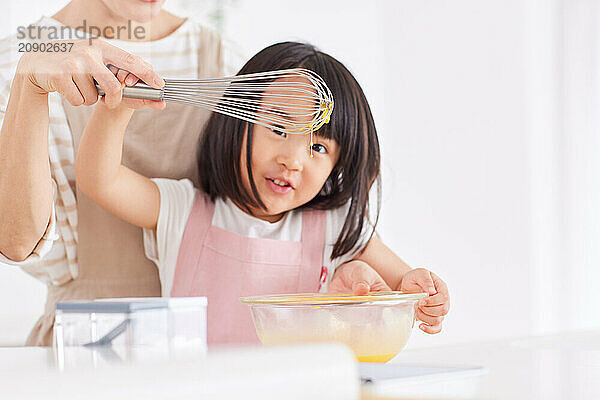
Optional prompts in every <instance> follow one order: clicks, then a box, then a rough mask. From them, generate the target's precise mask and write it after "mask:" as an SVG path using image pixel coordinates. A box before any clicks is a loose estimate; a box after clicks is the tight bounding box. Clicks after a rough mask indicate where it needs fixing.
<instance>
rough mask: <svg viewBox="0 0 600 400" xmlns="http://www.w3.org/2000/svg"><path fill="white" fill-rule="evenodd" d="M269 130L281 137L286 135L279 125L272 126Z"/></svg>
mask: <svg viewBox="0 0 600 400" xmlns="http://www.w3.org/2000/svg"><path fill="white" fill-rule="evenodd" d="M271 131H272V132H273V133H274V134H276V135H279V136H281V137H284V138H285V137H287V133H285V132H283V127H279V126H275V127H274V128H272V129H271Z"/></svg>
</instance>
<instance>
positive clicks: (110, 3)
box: [101, 0, 166, 23]
mask: <svg viewBox="0 0 600 400" xmlns="http://www.w3.org/2000/svg"><path fill="white" fill-rule="evenodd" d="M101 1H102V2H103V3H104V5H105V6H106V7H107V8H108V9H109V10H110V11H111V12H113V13H114V14H115V16H118V17H120V18H123V19H128V20H129V19H130V20H133V21H136V22H140V23H144V22H149V21H150V20H152V19H153V18H154V17H156V16H157V15H158V13H160V10H161V8H162V6H163V4H164V3H165V1H166V0H101Z"/></svg>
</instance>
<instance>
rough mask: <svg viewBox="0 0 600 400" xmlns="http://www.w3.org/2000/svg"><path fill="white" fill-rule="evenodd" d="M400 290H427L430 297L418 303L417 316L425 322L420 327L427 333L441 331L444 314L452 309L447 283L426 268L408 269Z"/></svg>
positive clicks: (412, 291)
mask: <svg viewBox="0 0 600 400" xmlns="http://www.w3.org/2000/svg"><path fill="white" fill-rule="evenodd" d="M400 290H401V291H403V292H407V293H415V292H427V293H428V294H429V297H427V298H425V299H422V300H420V301H419V303H418V304H417V309H416V317H417V319H419V320H420V321H422V322H423V323H422V324H420V325H419V328H420V329H421V330H422V331H423V332H426V333H439V332H440V331H441V330H442V321H443V320H444V316H445V315H446V314H448V311H449V310H450V294H449V293H448V287H447V286H446V283H444V281H443V280H442V279H441V278H440V277H439V276H437V275H436V274H434V273H433V272H430V271H428V270H426V269H424V268H416V269H412V270H410V271H408V272H407V273H405V274H404V276H403V277H402V282H401V283H400Z"/></svg>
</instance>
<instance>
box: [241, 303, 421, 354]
mask: <svg viewBox="0 0 600 400" xmlns="http://www.w3.org/2000/svg"><path fill="white" fill-rule="evenodd" d="M425 297H427V293H402V292H377V293H370V294H368V295H364V296H356V295H352V294H339V293H328V294H293V295H273V296H254V297H243V298H240V301H242V302H243V303H246V304H248V305H249V306H250V310H251V312H252V319H253V320H254V327H255V328H256V333H257V335H258V338H259V339H260V341H261V342H262V343H263V344H267V345H268V344H284V343H305V342H328V341H336V342H343V343H345V344H347V345H348V346H350V348H351V349H352V350H353V351H354V354H355V355H356V358H357V359H358V361H361V362H387V361H389V360H391V359H392V358H393V357H394V356H395V355H396V354H398V352H400V350H402V348H403V347H404V346H405V345H406V342H407V341H408V338H409V337H410V332H411V330H412V327H413V324H414V321H415V306H416V303H417V302H418V301H419V300H420V299H422V298H425Z"/></svg>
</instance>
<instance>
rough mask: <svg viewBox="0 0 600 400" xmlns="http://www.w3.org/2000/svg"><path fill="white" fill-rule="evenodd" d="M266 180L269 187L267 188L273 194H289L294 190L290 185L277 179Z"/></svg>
mask: <svg viewBox="0 0 600 400" xmlns="http://www.w3.org/2000/svg"><path fill="white" fill-rule="evenodd" d="M265 179H266V180H267V185H268V186H269V188H270V189H271V190H272V191H273V192H275V193H280V194H285V193H289V192H291V191H292V190H294V188H293V187H292V185H290V184H289V183H288V182H286V181H283V180H280V179H277V178H274V179H272V178H265Z"/></svg>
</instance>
